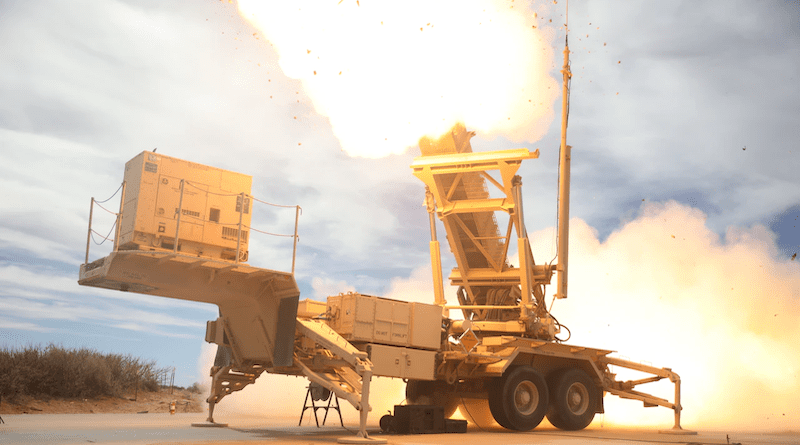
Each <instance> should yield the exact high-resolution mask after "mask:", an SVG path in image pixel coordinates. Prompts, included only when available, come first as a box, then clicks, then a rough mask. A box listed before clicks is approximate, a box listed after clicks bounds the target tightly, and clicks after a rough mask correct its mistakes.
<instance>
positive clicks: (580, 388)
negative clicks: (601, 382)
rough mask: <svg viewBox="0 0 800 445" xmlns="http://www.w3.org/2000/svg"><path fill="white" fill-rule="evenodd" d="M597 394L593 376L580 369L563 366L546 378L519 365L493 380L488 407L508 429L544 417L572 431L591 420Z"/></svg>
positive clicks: (533, 424)
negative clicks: (590, 376) (563, 367)
mask: <svg viewBox="0 0 800 445" xmlns="http://www.w3.org/2000/svg"><path fill="white" fill-rule="evenodd" d="M599 397H600V392H599V391H598V390H597V387H596V385H595V384H594V382H592V379H591V378H589V376H588V375H587V374H586V373H585V372H584V371H582V370H580V369H577V368H566V369H562V370H560V371H556V372H554V373H552V374H551V375H550V377H549V378H548V379H547V380H545V379H544V377H543V376H542V375H541V374H540V373H539V372H538V371H537V370H535V369H533V368H531V367H530V366H519V367H517V368H514V369H511V370H509V371H507V372H506V374H504V375H503V377H501V378H500V379H498V380H497V381H496V382H494V385H493V387H491V388H490V390H489V408H490V409H491V410H492V416H493V417H494V419H495V420H496V421H497V423H499V424H500V425H501V426H503V427H505V428H508V429H511V430H518V431H528V430H532V429H533V428H536V427H537V426H538V425H539V423H541V421H542V419H544V417H545V416H547V420H549V421H550V423H551V424H553V426H555V427H556V428H559V429H562V430H570V431H574V430H580V429H583V428H586V427H587V426H588V425H589V424H590V423H591V422H592V419H594V414H595V412H596V408H597V405H598V403H599Z"/></svg>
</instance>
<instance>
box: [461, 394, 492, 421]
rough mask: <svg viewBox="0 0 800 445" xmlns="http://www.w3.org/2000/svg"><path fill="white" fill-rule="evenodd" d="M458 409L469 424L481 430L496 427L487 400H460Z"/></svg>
mask: <svg viewBox="0 0 800 445" xmlns="http://www.w3.org/2000/svg"><path fill="white" fill-rule="evenodd" d="M459 402H461V403H459V404H458V409H459V411H461V415H462V416H464V418H465V419H467V422H469V423H472V424H474V425H477V426H479V427H481V428H491V427H494V426H495V425H494V422H495V420H494V415H493V414H492V411H491V408H489V404H488V403H487V402H486V400H483V399H463V400H459Z"/></svg>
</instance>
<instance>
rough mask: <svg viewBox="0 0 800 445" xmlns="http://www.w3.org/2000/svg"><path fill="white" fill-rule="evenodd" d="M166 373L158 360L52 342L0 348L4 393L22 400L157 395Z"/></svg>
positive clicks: (0, 386) (0, 382)
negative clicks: (140, 392)
mask: <svg viewBox="0 0 800 445" xmlns="http://www.w3.org/2000/svg"><path fill="white" fill-rule="evenodd" d="M165 372H166V370H165V369H161V368H157V367H156V364H155V362H153V361H149V362H148V361H144V360H142V359H140V358H137V357H132V356H130V355H120V354H102V353H100V352H98V351H95V350H91V349H86V348H81V349H65V348H64V347H61V346H56V345H53V344H50V345H48V346H47V347H42V346H28V347H25V348H20V349H0V394H2V395H4V396H6V397H8V398H9V400H14V399H16V398H17V397H20V396H31V397H44V398H49V397H59V398H73V397H79V398H93V397H100V396H114V397H121V396H122V395H123V394H125V393H127V392H132V391H134V389H135V388H136V386H137V385H138V387H139V389H140V390H145V391H156V390H158V388H159V381H158V376H159V375H161V374H163V373H165Z"/></svg>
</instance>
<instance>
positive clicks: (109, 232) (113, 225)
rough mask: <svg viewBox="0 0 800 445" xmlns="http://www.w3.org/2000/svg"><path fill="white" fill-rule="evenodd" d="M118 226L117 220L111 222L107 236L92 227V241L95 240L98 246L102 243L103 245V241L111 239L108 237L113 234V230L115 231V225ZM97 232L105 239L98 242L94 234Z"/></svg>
mask: <svg viewBox="0 0 800 445" xmlns="http://www.w3.org/2000/svg"><path fill="white" fill-rule="evenodd" d="M116 226H117V222H116V221H114V224H111V230H109V231H108V235H106V236H103V235H100V233H99V232H97V231H96V230H94V229H92V232H91V233H92V241H94V243H95V244H97V245H98V246H102V245H103V243H105V242H106V241H109V238H108V237H109V236H111V232H113V231H114V227H116ZM95 233H96V234H97V235H98V236H102V237H103V241H101V242H99V243H98V242H97V240H95V239H94V234H95ZM111 241H113V239H112V240H111Z"/></svg>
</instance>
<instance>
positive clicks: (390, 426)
mask: <svg viewBox="0 0 800 445" xmlns="http://www.w3.org/2000/svg"><path fill="white" fill-rule="evenodd" d="M378 425H380V427H381V431H383V432H384V433H393V432H394V416H392V415H391V414H385V415H384V416H383V417H381V420H380V421H379V422H378Z"/></svg>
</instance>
